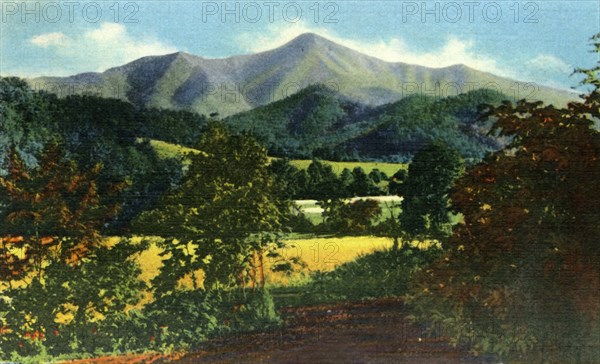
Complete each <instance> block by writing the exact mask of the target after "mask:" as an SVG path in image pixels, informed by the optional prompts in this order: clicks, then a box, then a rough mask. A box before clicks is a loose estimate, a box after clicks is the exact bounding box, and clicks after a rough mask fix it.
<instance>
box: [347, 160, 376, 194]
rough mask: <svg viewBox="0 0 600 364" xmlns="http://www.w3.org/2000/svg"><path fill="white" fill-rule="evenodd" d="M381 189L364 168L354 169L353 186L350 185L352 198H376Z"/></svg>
mask: <svg viewBox="0 0 600 364" xmlns="http://www.w3.org/2000/svg"><path fill="white" fill-rule="evenodd" d="M378 192H379V189H378V188H377V186H376V185H375V183H373V180H371V178H370V177H369V175H367V173H366V172H365V170H364V169H362V167H354V169H353V170H352V184H350V193H351V195H352V196H374V195H377V194H378Z"/></svg>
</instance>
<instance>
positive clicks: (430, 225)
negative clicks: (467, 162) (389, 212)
mask: <svg viewBox="0 0 600 364" xmlns="http://www.w3.org/2000/svg"><path fill="white" fill-rule="evenodd" d="M463 170H464V167H463V160H462V158H461V156H460V154H458V152H457V151H456V150H455V149H452V148H450V147H448V146H447V145H446V144H445V143H444V142H441V141H435V142H431V143H429V144H428V145H426V146H425V147H424V148H423V149H421V150H419V152H417V153H416V154H415V156H414V158H413V160H412V162H411V164H410V165H409V167H408V178H407V179H406V181H405V182H404V183H403V184H402V185H401V189H400V192H401V194H402V197H403V198H404V199H403V201H402V215H400V223H401V225H402V228H403V229H404V231H406V232H407V233H408V234H411V235H418V234H426V235H429V236H432V237H439V236H444V235H447V234H448V233H449V232H450V219H449V216H448V214H449V203H450V201H449V199H448V192H449V190H450V188H451V187H452V185H453V183H454V181H455V180H456V179H457V178H458V177H459V176H460V175H461V174H462V173H463Z"/></svg>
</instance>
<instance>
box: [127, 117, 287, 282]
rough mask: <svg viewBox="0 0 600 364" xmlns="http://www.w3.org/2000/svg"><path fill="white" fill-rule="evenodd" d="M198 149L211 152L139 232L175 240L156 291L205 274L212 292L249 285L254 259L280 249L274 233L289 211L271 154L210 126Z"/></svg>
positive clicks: (194, 162) (195, 162)
mask: <svg viewBox="0 0 600 364" xmlns="http://www.w3.org/2000/svg"><path fill="white" fill-rule="evenodd" d="M197 149H198V150H202V151H205V152H202V153H198V154H193V155H189V156H188V158H189V159H190V161H191V164H190V165H189V169H188V171H187V174H186V178H185V179H184V181H183V183H182V185H181V186H180V187H178V188H177V189H176V190H175V191H173V193H171V194H169V195H168V196H166V197H165V200H164V202H163V207H161V208H159V209H155V210H153V211H150V212H147V213H144V214H143V215H142V217H141V218H140V222H139V224H138V227H139V229H140V231H144V232H146V233H148V234H154V235H160V236H163V237H165V238H168V243H167V244H165V255H167V254H169V255H171V257H170V258H169V259H167V260H166V261H165V268H164V269H163V271H162V273H161V275H160V276H159V277H158V278H157V280H156V284H157V287H161V286H165V285H166V286H165V287H170V288H173V287H175V286H176V282H177V280H178V279H180V278H181V277H183V276H185V275H186V274H192V273H193V272H195V271H196V270H198V269H202V270H203V271H204V273H205V278H204V286H205V287H206V288H207V289H208V288H211V287H216V286H229V285H231V284H232V283H233V284H243V283H244V281H245V280H246V278H244V276H243V275H244V274H245V273H246V272H247V270H248V269H249V268H250V267H251V266H254V265H253V263H252V260H253V257H254V254H257V255H258V256H259V257H258V259H259V260H260V259H261V258H260V255H261V254H262V252H263V251H264V250H266V249H270V247H271V246H273V247H275V246H278V243H277V238H276V235H275V234H276V233H277V232H278V230H279V229H280V226H281V219H282V216H283V213H284V212H285V211H286V208H287V207H286V204H284V203H283V201H281V200H279V199H278V198H277V196H278V195H279V193H278V191H277V189H276V186H275V184H274V182H273V180H272V178H271V176H270V175H269V174H268V172H267V169H266V167H267V155H266V151H265V150H264V149H263V148H262V147H261V146H259V145H258V144H257V143H256V142H255V141H254V140H253V139H252V138H249V137H245V136H233V135H230V134H229V133H228V132H227V131H226V130H225V129H224V128H222V127H221V126H220V125H218V124H210V125H209V126H208V128H207V130H206V132H205V133H203V135H202V138H201V140H200V142H199V144H198V148H197ZM260 266H261V267H262V264H260ZM253 281H255V280H254V278H253ZM170 288H164V289H165V290H167V291H168V290H169V289H170ZM160 289H162V288H160Z"/></svg>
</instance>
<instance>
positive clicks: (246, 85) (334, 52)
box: [29, 33, 576, 117]
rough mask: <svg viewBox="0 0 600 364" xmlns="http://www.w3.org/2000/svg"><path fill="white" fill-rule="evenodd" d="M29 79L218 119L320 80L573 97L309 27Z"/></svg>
mask: <svg viewBox="0 0 600 364" xmlns="http://www.w3.org/2000/svg"><path fill="white" fill-rule="evenodd" d="M29 82H30V84H33V85H35V87H36V88H38V89H40V88H41V89H45V90H48V91H51V92H55V93H57V94H59V95H61V96H65V95H67V94H71V93H79V94H81V93H84V92H86V93H93V94H96V95H101V96H102V97H114V98H120V99H123V100H129V101H130V102H132V103H133V104H135V105H138V106H141V105H143V106H146V107H160V108H169V109H185V110H191V111H196V112H198V113H201V114H206V115H208V114H211V113H218V114H219V115H221V116H222V117H223V116H229V115H233V114H235V113H239V112H242V111H247V110H250V109H252V108H255V107H257V106H261V105H265V104H268V103H270V102H273V101H277V100H281V99H283V98H285V97H287V96H289V95H291V94H293V93H296V92H297V91H299V90H302V89H304V88H306V87H308V86H309V85H314V84H327V85H328V86H330V87H331V88H334V89H336V90H337V91H338V92H339V93H340V94H341V95H343V96H345V97H347V98H348V99H349V100H352V101H354V102H359V103H362V104H366V105H371V106H377V105H383V104H385V103H389V102H394V101H397V100H399V99H401V98H404V97H407V96H409V95H413V94H421V93H426V94H429V95H432V96H434V97H444V96H447V95H448V94H456V87H457V86H458V88H460V89H461V91H463V92H467V91H469V89H470V88H472V87H473V88H484V87H486V86H487V87H494V88H495V89H499V90H500V91H501V92H503V93H505V94H507V95H509V97H510V98H511V99H513V100H514V99H520V98H525V97H528V98H533V99H541V100H544V101H547V102H552V103H558V104H564V103H565V102H566V101H568V100H573V99H574V98H575V97H576V96H575V95H574V94H572V93H570V92H568V91H563V90H557V89H552V88H548V87H541V86H540V87H539V89H537V90H536V89H525V88H524V86H523V85H524V84H523V83H520V84H519V85H517V83H516V81H514V80H510V79H506V78H502V77H498V76H495V75H492V74H489V73H485V72H480V71H477V70H475V69H472V68H469V67H466V66H464V65H455V66H450V67H445V68H439V69H434V68H428V67H423V66H419V65H410V64H405V63H391V62H385V61H382V60H380V59H377V58H374V57H371V56H369V55H366V54H362V53H360V52H357V51H354V50H352V49H350V48H347V47H344V46H341V45H339V44H336V43H334V42H332V41H329V40H327V39H325V38H323V37H320V36H318V35H315V34H311V33H307V34H303V35H300V36H298V37H297V38H295V39H293V40H292V41H290V42H289V43H287V44H285V45H283V46H281V47H278V48H275V49H273V50H270V51H266V52H261V53H257V54H250V55H240V56H233V57H228V58H222V59H208V58H203V57H199V56H195V55H191V54H188V53H183V52H178V53H173V54H169V55H164V56H149V57H144V58H141V59H138V60H136V61H133V62H131V63H128V64H125V65H123V66H119V67H114V68H111V69H108V70H106V71H105V72H102V73H83V74H79V75H74V76H70V77H41V78H36V79H32V80H30V81H29ZM490 85H491V86H490ZM419 88H420V90H419ZM432 90H433V91H432Z"/></svg>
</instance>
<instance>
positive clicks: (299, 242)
mask: <svg viewBox="0 0 600 364" xmlns="http://www.w3.org/2000/svg"><path fill="white" fill-rule="evenodd" d="M141 239H142V238H141V237H137V238H134V242H135V241H136V240H137V241H140V240H141ZM144 239H149V240H150V241H151V242H152V244H151V245H150V247H149V248H148V249H147V250H145V251H144V252H142V253H141V254H140V255H139V256H138V262H139V263H140V266H141V269H142V273H141V275H140V278H141V279H143V280H144V281H145V282H148V283H149V282H150V280H151V279H152V278H154V277H155V276H156V275H157V274H158V273H159V270H160V268H161V267H162V261H161V257H160V256H159V254H160V253H161V251H162V249H161V248H160V247H159V246H158V245H157V242H158V241H159V238H155V237H150V238H144ZM286 242H287V247H286V248H284V249H281V250H280V251H279V253H280V254H281V256H282V257H284V258H292V257H299V258H300V259H301V260H302V261H303V263H304V265H305V266H304V267H295V269H294V271H293V272H291V273H289V274H286V273H283V272H271V270H270V268H271V267H272V266H273V265H274V264H276V260H270V259H266V261H265V262H266V263H265V276H266V284H267V286H274V287H278V286H279V287H280V286H289V285H295V284H300V283H303V282H306V281H307V279H308V277H309V276H310V273H311V272H315V271H322V272H325V271H331V270H333V269H334V268H335V267H336V266H338V265H340V264H343V263H346V262H350V261H353V260H355V259H356V258H357V257H359V256H360V255H363V254H367V253H370V252H373V251H376V250H383V249H388V248H390V247H391V246H392V244H393V241H392V239H390V238H386V237H376V236H346V237H316V238H307V239H291V240H288V241H286ZM409 244H411V245H414V246H418V247H420V248H423V249H426V248H428V247H429V246H430V245H431V244H432V242H429V241H427V242H418V241H413V242H410V243H409ZM201 279H202V272H198V283H199V284H200V285H201ZM180 283H181V285H182V286H183V287H191V286H192V281H191V279H190V277H186V278H185V279H183V280H182V281H181V282H180Z"/></svg>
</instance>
